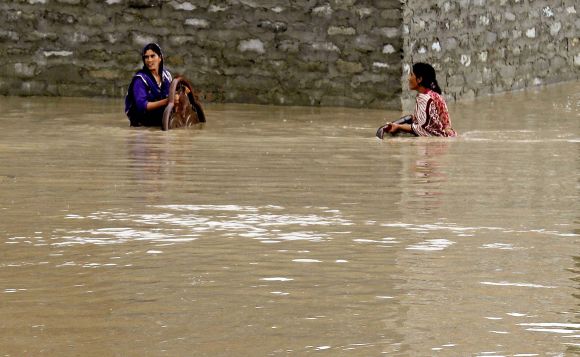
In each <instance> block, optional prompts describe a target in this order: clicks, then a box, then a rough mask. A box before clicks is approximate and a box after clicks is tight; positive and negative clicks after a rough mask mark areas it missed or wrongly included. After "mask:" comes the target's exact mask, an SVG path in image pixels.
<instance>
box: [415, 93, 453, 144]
mask: <svg viewBox="0 0 580 357" xmlns="http://www.w3.org/2000/svg"><path fill="white" fill-rule="evenodd" d="M416 101H417V104H416V106H415V113H414V114H413V124H412V125H411V127H412V128H413V132H414V133H415V134H417V135H418V136H446V137H447V136H457V133H456V132H455V130H453V128H452V127H451V119H449V111H448V110H447V104H445V99H443V97H442V96H441V95H440V94H438V93H436V92H434V91H432V90H429V89H428V90H427V92H425V93H419V94H417V99H416Z"/></svg>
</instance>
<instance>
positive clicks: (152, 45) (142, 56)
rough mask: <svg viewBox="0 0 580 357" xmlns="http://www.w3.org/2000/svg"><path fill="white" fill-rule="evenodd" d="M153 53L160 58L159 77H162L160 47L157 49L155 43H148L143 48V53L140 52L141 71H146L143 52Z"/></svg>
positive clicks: (157, 46) (161, 53)
mask: <svg viewBox="0 0 580 357" xmlns="http://www.w3.org/2000/svg"><path fill="white" fill-rule="evenodd" d="M149 50H151V51H153V52H155V53H157V56H159V57H161V63H160V64H159V75H160V76H161V77H163V52H161V47H159V45H158V44H156V43H149V44H147V45H146V46H145V47H143V51H141V59H142V60H143V69H144V70H148V69H147V66H146V65H145V52H147V51H149Z"/></svg>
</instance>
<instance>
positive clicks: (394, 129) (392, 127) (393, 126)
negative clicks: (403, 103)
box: [388, 123, 413, 134]
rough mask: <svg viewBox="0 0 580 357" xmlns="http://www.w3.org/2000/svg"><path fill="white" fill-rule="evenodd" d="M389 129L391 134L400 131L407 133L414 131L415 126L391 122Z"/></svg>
mask: <svg viewBox="0 0 580 357" xmlns="http://www.w3.org/2000/svg"><path fill="white" fill-rule="evenodd" d="M388 131H389V133H390V134H395V133H396V132H399V131H404V132H405V133H413V128H412V127H411V124H395V123H391V125H390V126H389V128H388Z"/></svg>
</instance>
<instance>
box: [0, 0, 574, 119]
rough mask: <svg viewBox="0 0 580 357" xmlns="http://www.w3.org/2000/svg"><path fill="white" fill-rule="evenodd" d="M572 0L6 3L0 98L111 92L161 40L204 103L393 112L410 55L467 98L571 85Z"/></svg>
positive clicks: (119, 91) (0, 9)
mask: <svg viewBox="0 0 580 357" xmlns="http://www.w3.org/2000/svg"><path fill="white" fill-rule="evenodd" d="M577 1H578V0H429V1H427V0H2V1H1V2H0V55H1V56H2V59H3V61H2V62H0V95H58V96H113V97H121V96H123V95H124V94H125V91H126V87H127V84H128V82H129V80H130V78H131V75H132V73H133V72H134V71H135V70H136V69H138V68H139V67H140V66H141V60H140V50H141V48H142V46H143V45H144V44H145V43H148V42H157V43H159V44H160V45H161V46H162V47H163V49H164V52H165V55H166V58H165V60H166V62H165V63H166V67H167V68H169V69H170V70H172V72H173V73H174V74H185V75H186V76H187V77H189V78H190V79H191V80H192V82H193V83H194V85H195V86H196V87H197V88H198V89H200V90H201V91H202V94H203V95H204V97H205V98H206V100H208V101H223V102H244V103H263V104H266V103H267V104H284V105H323V106H352V107H370V108H385V109H400V108H401V103H403V106H405V107H408V106H409V103H411V101H412V93H410V92H409V91H407V90H402V88H405V87H406V83H407V72H408V70H409V64H411V63H413V62H416V61H426V62H430V63H432V64H433V65H434V66H435V68H436V69H437V72H438V76H439V80H440V83H441V85H442V87H443V89H444V91H445V94H446V96H447V98H449V99H451V100H453V99H462V98H472V97H475V96H481V95H486V94H490V93H498V92H503V91H509V90H516V89H520V88H524V87H529V86H535V85H541V84H545V83H552V82H556V81H562V80H574V79H578V78H579V69H580V54H579V53H580V50H579V49H580V43H579V42H580V40H579V38H578V33H579V32H578V29H579V27H580V20H579V19H578V18H579V16H578V14H577V11H579V10H580V9H578V4H577ZM401 94H402V95H401ZM401 98H402V99H403V101H401Z"/></svg>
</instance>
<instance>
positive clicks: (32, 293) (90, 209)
mask: <svg viewBox="0 0 580 357" xmlns="http://www.w3.org/2000/svg"><path fill="white" fill-rule="evenodd" d="M579 93H580V83H578V82H575V83H567V84H562V85H557V86H549V87H546V88H541V89H537V90H529V91H525V92H519V93H514V94H506V95H502V96H495V97H489V98H482V99H478V100H475V101H469V102H461V103H455V104H452V105H450V110H451V115H452V120H453V124H454V127H455V128H456V129H457V131H458V132H459V133H460V136H459V137H458V138H456V139H437V138H435V139H426V138H389V139H387V140H385V141H382V142H381V141H378V140H377V139H376V138H374V132H375V130H376V128H377V127H378V126H379V125H381V124H382V123H383V122H384V118H390V119H395V118H397V117H398V116H400V115H401V113H394V112H381V111H376V110H373V111H371V110H354V109H343V108H322V109H320V108H289V107H271V106H249V105H209V106H208V107H207V116H208V123H207V125H206V126H205V127H204V128H203V129H202V130H175V131H169V132H162V131H159V130H153V129H143V128H139V129H135V128H129V127H128V122H127V120H126V118H125V117H124V115H123V109H122V102H121V101H120V100H101V99H78V98H74V99H69V98H16V97H0V108H1V109H2V110H1V113H0V125H1V127H2V131H3V135H2V140H0V244H1V250H0V282H1V283H0V284H1V285H0V299H1V301H2V303H1V304H0V316H1V318H0V327H1V329H2V334H1V336H0V346H1V347H0V352H2V355H4V356H22V355H33V356H39V355H46V356H73V355H83V356H164V355H166V356H193V355H195V356H279V355H289V356H303V355H309V354H313V353H316V354H317V355H327V356H379V355H394V356H431V355H435V356H459V355H460V356H546V355H552V356H571V355H574V354H575V353H578V351H579V347H578V346H579V345H580V338H579V336H580V321H579V319H578V313H579V310H578V304H579V300H578V287H579V286H578V281H579V280H580V252H579V249H578V246H579V245H578V243H579V240H580V239H579V237H580V235H579V231H578V212H579V208H580V207H579V203H578V202H579V196H578V163H579V161H578V152H579V150H578V148H579V142H580V94H579Z"/></svg>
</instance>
